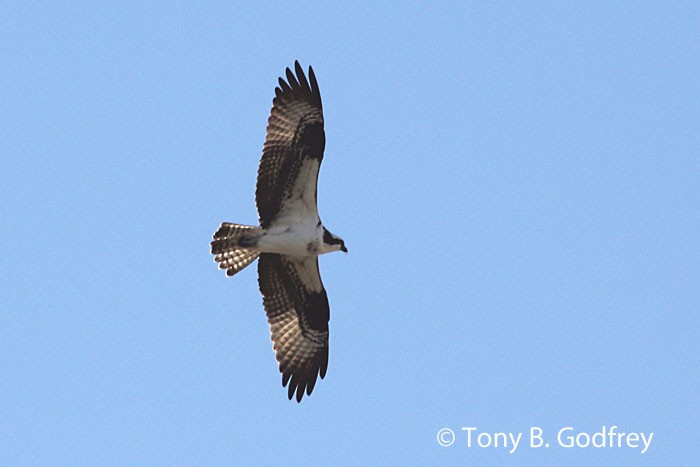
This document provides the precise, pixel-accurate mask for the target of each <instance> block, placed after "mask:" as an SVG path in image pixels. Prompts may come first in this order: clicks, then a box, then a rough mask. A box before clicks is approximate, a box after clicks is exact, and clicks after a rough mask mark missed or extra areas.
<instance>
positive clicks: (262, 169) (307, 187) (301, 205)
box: [255, 62, 326, 228]
mask: <svg viewBox="0 0 700 467" xmlns="http://www.w3.org/2000/svg"><path fill="white" fill-rule="evenodd" d="M294 69H295V71H296V76H294V73H292V71H291V70H290V69H289V68H287V72H286V76H287V81H285V80H284V79H282V78H280V79H279V87H277V88H275V98H274V99H273V101H272V111H271V112H270V118H269V119H268V121H267V135H266V136H265V144H264V146H263V154H262V158H261V160H260V166H259V167H258V181H257V186H256V190H255V203H256V205H257V207H258V217H259V218H260V225H261V226H262V227H264V228H267V227H270V226H271V225H272V224H274V220H275V219H276V218H277V217H278V216H279V215H280V214H282V215H293V216H297V217H301V218H306V217H309V216H312V217H315V218H318V211H317V209H316V182H317V180H318V170H319V167H320V166H321V161H322V160H323V150H324V148H325V146H326V136H325V132H324V130H323V109H322V107H321V94H320V92H319V90H318V83H317V82H316V76H315V75H314V71H313V69H312V68H311V67H309V80H308V81H307V79H306V76H304V70H302V68H301V65H299V62H294Z"/></svg>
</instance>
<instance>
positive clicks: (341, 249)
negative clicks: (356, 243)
mask: <svg viewBox="0 0 700 467" xmlns="http://www.w3.org/2000/svg"><path fill="white" fill-rule="evenodd" d="M340 251H342V252H343V253H347V252H348V249H347V248H345V245H341V247H340Z"/></svg>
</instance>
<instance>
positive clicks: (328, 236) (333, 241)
mask: <svg viewBox="0 0 700 467" xmlns="http://www.w3.org/2000/svg"><path fill="white" fill-rule="evenodd" d="M323 245H324V246H325V247H326V248H325V249H326V251H328V252H331V251H338V250H340V251H342V252H343V253H347V252H348V249H347V248H346V247H345V241H343V239H342V238H340V237H338V236H336V235H333V234H332V233H330V231H329V230H328V229H326V228H325V227H324V228H323Z"/></svg>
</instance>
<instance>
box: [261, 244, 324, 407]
mask: <svg viewBox="0 0 700 467" xmlns="http://www.w3.org/2000/svg"><path fill="white" fill-rule="evenodd" d="M311 274H313V275H314V276H315V278H317V279H318V282H317V283H318V284H321V286H320V288H319V287H315V286H314V285H312V284H308V283H306V282H305V281H304V280H303V279H301V278H302V277H308V276H309V275H311ZM258 283H259V286H260V292H261V293H262V295H263V305H264V306H265V311H266V313H267V320H268V323H269V325H270V332H271V334H272V342H273V349H274V351H275V357H276V358H277V361H278V363H279V370H280V372H281V373H282V385H283V386H288V389H287V392H288V394H287V395H288V397H289V398H290V399H292V397H294V394H295V393H296V400H297V402H299V401H301V399H302V397H303V396H304V392H306V394H307V395H308V394H311V391H313V389H314V386H315V385H316V380H317V378H318V376H319V375H320V376H321V378H323V377H324V376H325V375H326V370H327V369H328V320H329V318H330V310H329V307H328V297H327V296H326V291H325V289H324V288H323V284H322V283H321V278H320V275H319V270H318V259H317V258H315V257H311V258H306V259H303V260H301V259H295V258H292V257H289V256H284V255H278V254H273V253H263V254H261V255H260V259H259V261H258Z"/></svg>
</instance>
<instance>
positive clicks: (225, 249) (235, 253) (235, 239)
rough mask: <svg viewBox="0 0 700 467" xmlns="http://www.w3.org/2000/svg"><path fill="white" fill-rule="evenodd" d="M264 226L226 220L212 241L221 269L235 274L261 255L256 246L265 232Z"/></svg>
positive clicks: (212, 252)
mask: <svg viewBox="0 0 700 467" xmlns="http://www.w3.org/2000/svg"><path fill="white" fill-rule="evenodd" d="M263 232H264V231H263V229H262V227H254V226H252V225H240V224H231V223H229V222H224V223H223V224H221V227H219V230H217V231H216V233H215V234H214V240H213V241H212V242H211V254H213V255H215V256H214V261H216V262H217V263H219V269H225V270H226V275H227V276H233V275H234V274H236V273H237V272H238V271H240V270H241V269H243V268H245V267H246V266H248V265H249V264H250V263H252V262H253V261H255V259H256V258H257V257H258V256H259V255H260V251H259V250H258V249H257V248H256V246H257V244H258V239H259V238H260V236H261V235H262V233H263Z"/></svg>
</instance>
